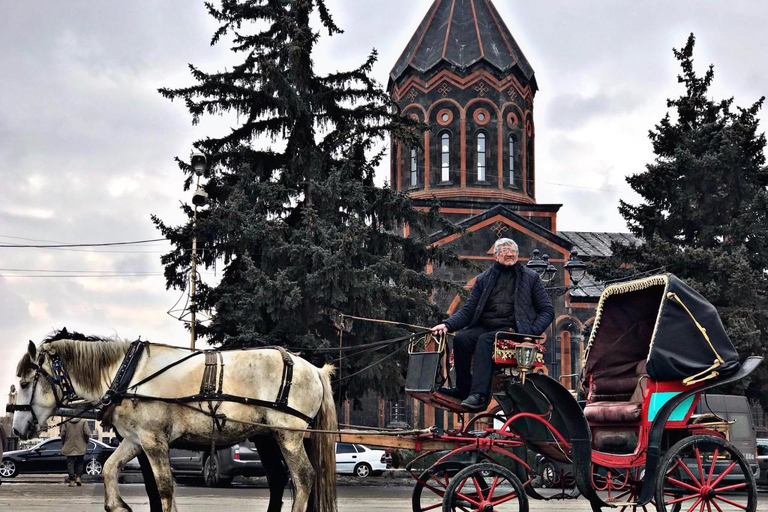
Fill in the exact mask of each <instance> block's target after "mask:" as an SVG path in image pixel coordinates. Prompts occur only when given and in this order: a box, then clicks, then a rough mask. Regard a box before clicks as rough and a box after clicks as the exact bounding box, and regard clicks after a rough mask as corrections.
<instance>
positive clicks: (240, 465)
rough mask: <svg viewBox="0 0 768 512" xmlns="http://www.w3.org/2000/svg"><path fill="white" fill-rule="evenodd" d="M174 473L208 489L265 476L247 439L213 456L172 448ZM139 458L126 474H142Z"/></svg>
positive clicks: (208, 452)
mask: <svg viewBox="0 0 768 512" xmlns="http://www.w3.org/2000/svg"><path fill="white" fill-rule="evenodd" d="M170 459H171V473H173V476H174V477H177V478H179V477H192V478H194V479H195V480H196V481H201V482H203V483H205V485H208V486H219V485H229V484H230V483H232V479H233V478H234V477H236V476H264V475H265V474H266V473H265V472H264V467H263V466H262V464H261V458H260V457H259V452H258V451H256V447H255V446H254V444H253V443H252V442H251V441H248V440H245V441H241V442H240V443H238V444H235V445H232V446H230V447H228V448H220V449H218V450H216V453H215V455H214V456H213V457H211V453H210V451H208V450H185V449H182V448H171V450H170ZM139 470H140V468H139V462H138V460H137V459H133V460H131V461H129V462H128V463H127V464H126V465H125V466H123V471H129V472H133V471H139Z"/></svg>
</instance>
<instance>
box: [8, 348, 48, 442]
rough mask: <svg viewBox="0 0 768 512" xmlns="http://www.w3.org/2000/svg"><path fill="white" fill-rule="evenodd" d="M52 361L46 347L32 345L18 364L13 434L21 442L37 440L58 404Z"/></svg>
mask: <svg viewBox="0 0 768 512" xmlns="http://www.w3.org/2000/svg"><path fill="white" fill-rule="evenodd" d="M52 374H53V372H52V370H51V358H50V357H49V354H48V352H47V351H46V350H45V349H44V348H40V349H38V348H37V347H36V346H35V344H34V343H32V342H31V341H30V342H29V347H28V348H27V353H26V354H24V357H22V358H21V361H19V365H18V367H17V369H16V376H17V377H18V378H19V390H18V395H17V398H16V405H15V406H14V414H13V432H14V433H15V434H16V435H17V436H19V437H20V438H21V439H29V438H30V437H34V436H35V435H37V433H38V432H39V431H40V427H41V426H42V425H45V422H46V421H48V418H50V417H51V415H52V414H53V412H54V411H55V410H56V406H57V405H58V397H57V395H56V390H55V385H56V384H55V382H54V380H53V378H52V377H51V375H52Z"/></svg>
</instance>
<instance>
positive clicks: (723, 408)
mask: <svg viewBox="0 0 768 512" xmlns="http://www.w3.org/2000/svg"><path fill="white" fill-rule="evenodd" d="M694 414H714V415H715V416H718V417H720V418H722V419H724V420H727V421H728V422H729V423H730V424H731V427H730V429H729V432H728V440H729V441H730V443H731V444H732V445H733V446H735V447H736V449H737V450H739V451H740V452H741V453H742V454H743V455H744V458H745V459H746V461H747V463H748V464H749V466H750V468H752V472H753V473H754V475H755V480H758V478H759V476H760V473H759V471H760V469H759V466H758V464H757V439H756V436H755V427H754V425H753V423H752V411H751V410H750V407H749V401H748V400H747V397H745V396H741V395H712V394H706V393H702V395H701V399H700V400H699V404H698V405H697V406H696V410H695V411H694Z"/></svg>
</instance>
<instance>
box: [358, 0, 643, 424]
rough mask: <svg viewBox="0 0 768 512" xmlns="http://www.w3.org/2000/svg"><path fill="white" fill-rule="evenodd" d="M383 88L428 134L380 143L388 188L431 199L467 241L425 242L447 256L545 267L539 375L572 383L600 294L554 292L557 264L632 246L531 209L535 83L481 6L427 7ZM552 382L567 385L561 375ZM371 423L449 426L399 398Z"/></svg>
mask: <svg viewBox="0 0 768 512" xmlns="http://www.w3.org/2000/svg"><path fill="white" fill-rule="evenodd" d="M387 90H388V93H389V94H390V96H391V97H392V99H393V100H394V101H395V102H397V104H398V105H399V106H400V108H401V109H402V112H403V113H404V115H407V116H410V117H411V118H413V119H416V120H418V121H421V122H423V123H425V124H427V125H428V126H429V130H428V131H426V132H425V133H424V135H423V139H422V141H421V143H420V144H419V145H417V146H406V145H403V144H400V143H393V144H392V148H391V155H392V156H391V170H390V184H391V186H392V187H393V188H395V189H397V190H400V191H403V192H406V193H407V194H408V195H410V196H411V197H412V198H413V199H414V201H415V203H416V205H417V207H419V208H423V209H427V208H428V207H429V205H431V204H432V202H433V201H434V198H435V197H436V198H438V199H439V201H440V205H441V211H442V213H443V214H444V215H445V216H446V217H447V218H449V219H450V220H451V221H453V222H455V223H458V224H460V225H461V226H462V227H463V228H464V229H465V232H466V233H467V234H466V235H464V236H461V235H452V234H449V233H447V232H437V233H434V234H433V235H432V236H431V242H432V243H434V244H438V245H448V246H451V247H452V248H453V249H454V250H455V251H456V252H457V253H458V254H459V255H460V257H461V258H466V259H470V260H474V261H475V262H476V263H478V265H479V266H480V267H481V268H483V269H485V268H487V267H488V266H490V265H491V264H492V263H493V250H492V247H493V244H494V242H495V241H496V240H497V239H498V238H501V237H506V238H512V239H514V240H515V241H516V242H517V243H518V245H519V248H520V261H521V263H523V264H526V263H527V262H528V261H529V259H530V258H531V256H532V255H533V252H534V250H538V253H537V254H539V255H541V256H544V255H546V256H548V260H549V263H551V264H552V265H554V266H555V268H556V269H557V273H556V276H557V277H556V278H555V279H554V280H553V281H552V282H551V283H549V284H548V285H547V286H548V288H549V289H550V296H551V297H552V299H553V302H554V304H555V321H554V322H553V323H552V325H551V326H550V329H548V331H547V332H546V333H545V335H546V337H547V341H546V343H545V346H546V348H547V354H546V363H547V367H548V370H549V375H550V376H553V377H555V378H560V377H561V376H567V375H571V374H576V373H578V372H579V370H580V367H581V361H582V354H583V352H584V346H585V342H586V340H584V339H583V338H582V331H583V329H584V327H585V326H587V325H589V324H590V323H591V322H592V321H593V319H594V312H595V307H596V304H597V300H598V298H599V296H600V292H601V291H602V287H601V286H600V285H599V283H595V282H594V281H592V280H591V279H590V278H589V276H587V277H586V278H585V279H583V280H582V281H581V282H580V283H579V285H580V286H579V288H576V289H572V290H569V291H567V292H566V291H565V287H568V286H569V285H571V284H572V283H571V282H570V281H569V276H568V275H567V274H568V273H567V272H565V270H564V265H565V263H566V262H567V261H568V259H569V258H570V257H571V252H572V251H574V250H575V251H577V253H578V257H579V258H581V259H582V260H583V261H589V260H590V259H592V258H600V257H604V256H606V255H608V254H610V245H611V242H612V241H614V240H615V241H620V242H624V243H631V242H634V241H635V239H634V238H633V237H632V235H630V234H628V233H594V232H589V233H585V232H566V231H558V229H557V214H558V211H559V210H560V207H561V206H562V205H560V204H541V203H538V202H537V201H536V122H535V116H534V100H535V96H536V92H537V90H538V87H537V84H536V76H535V72H534V70H533V67H532V66H531V64H530V63H529V62H528V60H527V59H526V58H525V55H524V54H523V51H522V49H521V48H520V46H519V45H518V44H517V42H516V41H515V39H514V37H513V36H512V33H511V32H510V30H509V28H507V25H506V24H505V22H504V20H503V19H502V18H501V17H500V16H499V13H498V11H497V10H496V8H495V7H494V5H493V2H492V1H491V0H434V2H433V3H432V6H431V7H430V8H429V10H428V11H427V13H426V15H425V16H424V19H423V20H422V21H421V23H420V25H419V27H418V29H417V30H416V32H415V33H414V34H413V36H412V37H411V40H410V41H409V42H408V45H407V46H406V47H405V50H404V51H403V53H402V55H401V56H400V58H399V59H398V60H397V62H395V63H394V66H393V68H392V71H391V72H390V75H389V83H388V87H387ZM427 271H428V272H432V271H434V272H435V273H440V272H443V273H444V277H446V278H448V279H450V280H452V281H454V282H458V283H461V284H464V285H465V288H466V289H469V288H471V286H472V285H473V284H474V277H475V275H476V274H477V272H467V273H465V274H447V273H446V270H445V269H427ZM453 272H457V271H456V270H454V271H453ZM458 272H461V271H460V270H459V271H458ZM436 300H437V301H438V304H440V305H445V311H446V316H447V315H449V314H452V313H453V312H454V311H456V309H457V308H458V307H460V305H461V297H460V296H458V295H457V296H455V297H447V296H438V297H436ZM561 382H562V383H563V384H564V385H565V386H566V387H573V385H575V379H573V378H571V377H563V378H562V380H561ZM345 409H346V410H345V411H343V414H344V416H346V417H347V418H348V419H349V420H350V421H351V422H352V423H357V422H358V421H363V422H365V423H368V424H370V423H377V422H376V421H375V419H374V418H371V417H369V415H370V411H368V413H367V414H363V412H365V411H363V412H358V411H349V408H345ZM364 409H368V407H364ZM350 416H351V417H350ZM364 416H365V417H364ZM378 416H379V417H378V424H379V425H380V426H386V425H391V424H409V425H412V426H417V427H423V426H429V425H437V426H445V427H446V428H450V427H451V426H452V425H451V424H452V423H453V418H452V415H451V414H449V413H446V412H444V411H442V410H440V409H434V408H432V407H430V406H426V405H424V404H423V403H420V402H416V401H413V400H411V399H409V398H404V399H403V400H400V401H394V402H387V403H384V402H383V401H380V403H379V407H378Z"/></svg>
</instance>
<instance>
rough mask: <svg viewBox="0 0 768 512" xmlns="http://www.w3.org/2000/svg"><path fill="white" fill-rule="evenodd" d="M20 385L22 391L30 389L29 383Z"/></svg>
mask: <svg viewBox="0 0 768 512" xmlns="http://www.w3.org/2000/svg"><path fill="white" fill-rule="evenodd" d="M19 385H20V386H21V389H27V388H28V387H29V382H20V383H19Z"/></svg>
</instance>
